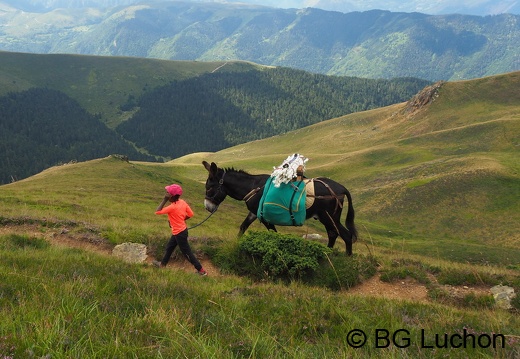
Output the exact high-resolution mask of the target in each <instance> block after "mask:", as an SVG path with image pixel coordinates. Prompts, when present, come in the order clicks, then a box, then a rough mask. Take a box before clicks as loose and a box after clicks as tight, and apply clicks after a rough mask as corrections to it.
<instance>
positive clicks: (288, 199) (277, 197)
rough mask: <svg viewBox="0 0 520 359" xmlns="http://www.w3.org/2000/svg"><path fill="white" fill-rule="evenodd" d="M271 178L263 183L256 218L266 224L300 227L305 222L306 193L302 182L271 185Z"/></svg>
mask: <svg viewBox="0 0 520 359" xmlns="http://www.w3.org/2000/svg"><path fill="white" fill-rule="evenodd" d="M272 182H273V177H269V179H268V180H267V181H266V183H265V187H264V193H263V194H262V198H261V199H260V204H259V206H258V211H257V214H256V215H257V217H258V218H259V219H260V220H263V221H265V222H267V223H270V224H273V225H279V226H302V225H303V222H305V216H306V208H305V200H306V198H307V191H306V190H305V182H304V181H291V182H289V183H281V184H280V187H275V186H274V185H273V183H272Z"/></svg>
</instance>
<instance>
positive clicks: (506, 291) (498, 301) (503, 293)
mask: <svg viewBox="0 0 520 359" xmlns="http://www.w3.org/2000/svg"><path fill="white" fill-rule="evenodd" d="M491 293H492V294H493V298H494V299H495V305H496V306H497V307H499V308H502V309H511V299H513V298H514V296H515V295H516V294H515V290H514V289H513V288H511V287H508V286H506V285H496V286H494V287H492V288H491Z"/></svg>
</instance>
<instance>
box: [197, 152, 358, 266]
mask: <svg viewBox="0 0 520 359" xmlns="http://www.w3.org/2000/svg"><path fill="white" fill-rule="evenodd" d="M202 164H203V165H204V167H205V168H206V170H207V171H208V178H207V180H206V196H205V199H204V207H205V208H206V210H207V211H209V212H211V213H213V212H215V211H216V210H217V208H218V206H219V205H220V203H222V201H224V199H225V198H226V196H228V195H229V196H230V197H231V198H233V199H235V200H239V201H244V202H245V203H246V206H247V209H248V210H249V214H248V215H247V217H246V218H245V219H244V221H243V222H242V224H241V225H240V230H239V232H238V235H239V236H241V235H242V234H244V232H245V231H246V230H247V228H248V227H249V226H250V225H251V223H253V222H254V221H255V219H257V215H256V213H257V210H258V206H259V204H260V199H261V197H262V194H263V191H264V185H265V183H266V181H267V179H268V178H269V176H270V175H268V174H260V175H251V174H249V173H247V172H245V171H242V170H235V169H234V168H219V167H218V166H217V164H216V163H215V162H212V163H211V164H209V163H208V162H206V161H202ZM313 181H314V195H311V196H313V197H314V203H313V204H312V206H310V207H309V208H307V211H306V218H307V219H309V218H311V217H313V218H314V219H318V220H319V221H320V222H321V223H322V224H323V225H324V226H325V229H326V231H327V236H328V239H329V242H328V247H329V248H332V247H334V244H335V243H336V238H338V235H339V236H340V237H341V238H342V239H343V241H344V242H345V247H346V253H347V255H349V256H350V255H352V244H353V243H354V242H356V240H357V237H358V233H357V230H356V227H355V225H354V216H355V213H354V206H353V205H352V197H351V195H350V192H349V191H348V190H347V189H346V188H345V187H344V186H343V185H341V184H339V183H337V182H334V181H333V180H331V179H329V178H325V177H318V178H313ZM308 196H309V194H308ZM345 196H346V197H347V200H348V211H347V217H346V219H345V226H343V225H342V224H341V222H340V217H341V211H342V209H343V201H344V198H345ZM261 221H262V223H263V224H264V226H265V227H266V228H267V229H268V230H273V231H276V227H275V226H274V225H272V224H270V223H267V222H265V221H263V220H261Z"/></svg>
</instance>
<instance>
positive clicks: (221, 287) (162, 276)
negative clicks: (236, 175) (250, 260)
mask: <svg viewBox="0 0 520 359" xmlns="http://www.w3.org/2000/svg"><path fill="white" fill-rule="evenodd" d="M519 83H520V73H511V74H504V75H501V76H494V77H490V78H484V79H479V80H474V81H462V82H448V83H445V84H443V85H442V86H441V87H440V88H439V89H438V91H437V92H436V94H435V96H433V97H432V98H431V99H430V101H429V103H428V104H426V105H424V104H423V105H421V106H413V103H414V102H413V101H412V100H411V101H410V102H408V103H402V104H397V105H394V106H390V107H386V108H381V109H377V110H372V111H367V112H360V113H355V114H351V115H348V116H344V117H341V118H335V119H331V120H329V121H325V122H323V123H320V124H316V125H313V126H310V127H306V128H303V129H300V130H297V131H293V132H289V133H285V134H280V135H279V136H275V137H272V138H268V139H265V140H260V141H254V142H250V143H246V144H243V145H239V146H235V147H232V148H228V149H225V150H222V151H219V152H216V153H194V154H191V155H188V156H184V157H182V158H177V159H174V160H173V161H170V162H167V163H144V162H134V161H132V160H131V159H130V161H129V162H126V161H124V160H121V159H120V158H119V157H118V156H109V157H107V158H101V159H97V160H93V161H88V162H80V163H70V164H65V165H61V166H56V167H52V168H49V169H47V170H45V171H43V172H41V173H39V174H37V175H35V176H33V177H30V178H28V179H25V180H22V181H18V182H14V183H11V184H8V185H3V186H0V213H1V214H0V222H1V224H2V226H1V227H0V256H1V258H2V261H0V278H1V280H0V303H1V305H0V310H1V315H2V319H1V320H0V358H2V359H7V358H367V357H374V358H376V357H377V358H379V357H383V358H445V357H450V358H468V357H471V358H517V357H519V356H520V316H519V315H518V314H519V312H520V300H519V299H518V296H517V297H516V298H515V299H513V300H512V303H511V304H512V308H511V309H501V308H498V307H497V306H496V305H495V303H494V300H493V297H492V295H491V293H490V292H489V288H491V287H492V286H494V285H498V284H502V285H508V286H511V287H513V288H514V289H515V292H516V293H518V292H519V291H520V277H519V274H520V241H519V239H520V237H519V234H518V233H519V226H518V223H520V215H519V213H520V201H518V199H519V198H520V193H519V191H520V172H519V170H520V162H519V161H518V158H519V157H518V155H519V144H520V142H519V141H520V137H519V134H520V121H519V120H520V106H519V104H520V97H519V96H520V94H519V93H518V91H516V89H517V88H518V86H519ZM296 152H297V153H301V154H303V155H305V156H306V157H308V158H309V162H308V164H307V168H306V176H307V177H318V176H325V177H330V178H332V179H334V180H336V181H338V182H340V183H343V184H344V185H345V186H346V187H347V188H348V189H349V190H350V192H351V193H352V196H353V202H354V207H355V209H356V225H357V228H358V231H359V233H360V238H359V240H358V241H357V242H356V243H355V244H354V255H353V256H352V257H347V256H345V253H344V252H345V248H344V244H343V241H341V240H338V241H337V243H336V246H335V248H334V251H333V252H332V254H331V262H330V263H331V265H333V267H334V269H335V270H337V271H336V273H342V272H341V271H340V267H342V268H343V266H344V267H345V268H348V265H349V264H352V263H361V264H363V263H368V262H369V261H370V263H376V267H377V273H372V274H371V275H368V274H365V275H364V276H359V277H358V278H357V279H358V283H357V284H356V286H362V285H363V284H364V283H367V282H368V281H370V280H373V279H374V276H380V281H384V282H385V283H388V284H392V285H395V286H396V287H397V288H399V284H400V283H404V282H406V283H409V282H412V283H415V284H416V285H420V286H422V287H424V288H425V290H426V291H427V298H426V300H421V301H419V300H414V299H413V298H407V297H406V294H404V295H401V297H400V298H399V299H396V298H393V297H391V296H390V295H388V296H386V295H385V293H382V295H379V296H374V295H368V294H366V293H362V292H355V291H354V290H353V289H355V288H356V286H354V287H353V288H347V287H342V288H340V289H331V288H328V287H326V286H323V285H320V283H319V282H313V283H308V282H305V281H301V280H289V281H283V280H276V279H273V278H271V277H270V276H268V275H265V276H263V278H260V279H259V278H257V277H252V276H248V275H247V273H246V274H243V273H239V272H237V271H235V270H232V269H230V268H229V267H225V266H220V265H221V263H222V262H223V261H222V256H227V257H226V258H225V259H226V260H227V261H232V260H233V253H235V251H234V249H235V247H236V245H237V243H238V242H239V240H238V239H237V233H238V227H239V225H240V223H241V222H242V221H243V219H244V218H245V216H246V215H247V210H246V207H245V205H244V203H242V202H240V201H235V200H233V199H230V198H228V199H226V200H225V201H224V202H223V203H222V205H221V206H220V207H219V209H218V211H217V212H216V213H215V214H214V215H213V216H212V217H211V218H209V219H208V220H207V221H206V222H204V224H202V225H200V226H198V227H196V228H193V229H191V230H190V238H191V244H192V247H193V248H194V250H195V251H196V253H197V255H198V256H200V257H201V258H202V259H204V260H205V261H208V263H212V264H213V266H214V268H215V272H213V273H212V272H210V273H209V275H208V276H207V277H199V276H197V275H195V274H194V273H193V272H191V271H185V270H182V269H179V268H175V267H173V269H171V270H170V269H166V270H159V269H157V268H154V267H153V266H150V265H148V264H129V263H125V262H123V261H121V260H119V259H117V258H114V257H112V256H110V255H109V250H110V248H112V247H113V246H114V245H117V244H120V243H124V242H137V243H144V244H146V245H147V247H148V254H149V257H150V258H158V257H160V256H161V255H162V252H163V247H164V245H165V243H166V241H167V239H168V237H169V228H168V225H167V223H166V219H165V218H164V217H162V216H156V215H155V214H154V212H155V208H156V207H157V205H158V203H159V202H160V201H161V199H162V197H163V194H164V186H165V185H167V184H170V183H179V184H181V185H182V187H183V189H184V195H183V198H184V199H185V200H186V201H187V202H188V203H189V204H190V205H191V206H192V208H193V210H194V212H195V215H194V217H193V218H192V219H190V221H189V222H188V224H189V225H191V226H193V225H195V224H197V223H199V222H201V221H203V220H204V219H205V218H206V217H207V216H208V212H207V211H206V210H205V209H204V205H203V200H204V193H205V189H204V183H205V180H206V177H207V172H206V170H205V168H204V167H203V166H202V164H201V162H202V160H206V161H209V162H211V161H214V162H216V163H217V164H218V165H219V166H221V167H234V168H236V169H242V170H245V171H248V172H250V173H252V174H256V173H270V172H271V171H272V168H273V166H276V165H279V164H280V163H281V162H282V161H283V160H284V159H285V158H286V157H287V156H288V155H289V154H292V153H296ZM344 216H345V214H343V217H342V218H343V220H344ZM249 231H250V232H252V233H255V232H262V231H265V229H264V228H263V227H262V226H261V225H260V224H258V223H257V222H255V223H254V224H253V225H252V226H251V227H250V229H249ZM279 232H280V233H281V234H291V235H298V236H301V235H304V234H309V233H317V234H321V235H322V236H324V237H326V233H324V230H323V228H322V227H321V225H320V224H319V222H318V221H314V220H309V221H307V222H306V223H305V225H304V226H302V227H284V228H279ZM63 237H67V238H69V239H70V241H71V243H76V244H77V246H72V245H66V243H65V245H64V244H63V242H60V241H58V239H60V238H63ZM318 242H320V241H319V240H318ZM67 243H68V242H67ZM321 243H322V244H324V243H326V242H325V240H323V241H321ZM93 248H94V249H95V248H98V250H93ZM217 254H218V255H217ZM173 262H175V263H177V264H181V263H184V259H183V258H182V257H181V256H179V255H177V256H175V257H174V258H173ZM219 266H220V267H219ZM338 279H341V278H338ZM469 289H480V291H477V292H473V291H470V290H469ZM464 290H467V291H466V292H464ZM455 291H459V292H460V291H462V292H463V293H465V294H463V295H459V296H455V295H453V293H454V292H455Z"/></svg>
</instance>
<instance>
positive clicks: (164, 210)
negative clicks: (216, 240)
mask: <svg viewBox="0 0 520 359" xmlns="http://www.w3.org/2000/svg"><path fill="white" fill-rule="evenodd" d="M164 189H165V190H166V195H165V196H164V198H163V200H162V202H161V204H159V207H157V210H156V212H155V214H167V215H168V221H169V222H170V228H171V230H172V236H171V238H170V240H169V241H168V244H167V245H166V252H165V253H164V257H163V259H162V260H161V262H158V261H154V265H155V266H157V267H166V264H168V261H169V260H170V257H171V255H172V253H173V251H174V250H175V247H177V244H178V245H179V248H180V249H181V252H182V254H184V255H185V256H186V258H187V259H188V260H189V261H190V263H191V264H193V266H194V267H195V269H196V270H197V273H198V274H200V275H207V274H208V273H207V272H206V271H205V270H204V268H202V265H201V264H200V262H199V261H198V259H197V257H195V255H194V254H193V252H192V251H191V248H190V245H189V243H188V227H187V226H186V220H187V219H189V218H191V217H192V216H193V211H192V210H191V208H190V206H189V205H188V203H186V201H184V200H182V199H180V198H179V197H180V196H181V195H182V187H181V186H179V185H178V184H172V185H169V186H166V187H164ZM168 201H170V202H171V204H170V205H168V206H166V207H164V205H165V204H166V202H168Z"/></svg>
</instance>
